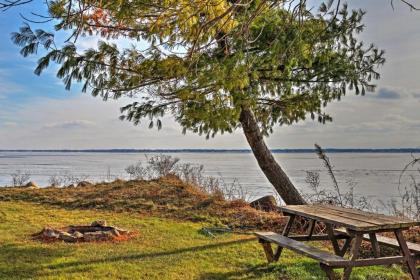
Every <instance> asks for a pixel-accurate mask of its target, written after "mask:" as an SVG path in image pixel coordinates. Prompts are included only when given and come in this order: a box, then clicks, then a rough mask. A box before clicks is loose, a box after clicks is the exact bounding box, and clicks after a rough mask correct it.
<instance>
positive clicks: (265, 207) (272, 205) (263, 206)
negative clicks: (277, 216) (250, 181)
mask: <svg viewBox="0 0 420 280" xmlns="http://www.w3.org/2000/svg"><path fill="white" fill-rule="evenodd" d="M249 205H250V206H251V207H252V208H255V209H258V210H262V211H266V212H270V211H276V210H277V201H276V199H275V198H274V196H272V195H267V196H263V197H261V198H259V199H257V200H254V201H253V202H251V203H250V204H249Z"/></svg>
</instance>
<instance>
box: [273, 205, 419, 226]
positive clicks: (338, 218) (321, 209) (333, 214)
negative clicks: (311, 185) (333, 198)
mask: <svg viewBox="0 0 420 280" xmlns="http://www.w3.org/2000/svg"><path fill="white" fill-rule="evenodd" d="M280 210H281V211H282V212H283V213H286V214H292V215H297V216H301V217H305V218H309V219H313V220H317V221H320V222H326V223H329V224H333V225H336V226H342V227H345V228H347V229H349V230H353V231H359V232H370V231H380V230H384V231H385V230H394V229H404V228H409V227H413V226H419V225H420V222H419V221H413V220H410V219H406V218H402V217H392V216H386V215H382V214H375V213H369V212H365V211H360V210H356V209H350V208H343V207H338V206H332V205H318V204H312V205H311V204H308V205H287V206H282V207H280Z"/></svg>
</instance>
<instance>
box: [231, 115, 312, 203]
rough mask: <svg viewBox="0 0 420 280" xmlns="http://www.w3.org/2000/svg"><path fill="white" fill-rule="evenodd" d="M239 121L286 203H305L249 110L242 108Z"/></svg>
mask: <svg viewBox="0 0 420 280" xmlns="http://www.w3.org/2000/svg"><path fill="white" fill-rule="evenodd" d="M239 120H240V122H241V124H242V129H243V131H244V133H245V136H246V139H247V140H248V143H249V145H250V146H251V149H252V152H253V153H254V156H255V158H256V159H257V162H258V165H259V166H260V168H261V170H262V171H263V172H264V174H265V176H266V177H267V179H268V180H269V181H270V183H271V184H272V185H273V186H274V188H275V189H276V191H277V192H278V193H279V195H280V197H281V198H282V199H283V201H284V202H285V203H286V204H306V202H305V200H304V199H303V197H302V196H301V195H300V193H299V192H298V190H297V189H296V188H295V186H294V185H293V183H292V182H291V181H290V179H289V177H288V176H287V175H286V173H285V172H284V171H283V169H282V168H281V167H280V165H279V164H278V163H277V162H276V160H275V159H274V157H273V155H272V153H271V151H270V150H269V149H268V147H267V145H266V144H265V142H264V138H263V135H262V133H261V131H260V128H259V127H258V124H257V121H256V119H255V116H254V114H253V113H252V111H251V110H249V109H247V108H242V112H241V116H240V119H239Z"/></svg>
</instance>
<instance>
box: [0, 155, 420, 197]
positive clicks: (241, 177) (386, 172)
mask: <svg viewBox="0 0 420 280" xmlns="http://www.w3.org/2000/svg"><path fill="white" fill-rule="evenodd" d="M169 154H170V155H172V156H174V157H178V158H180V159H181V162H184V163H186V162H190V163H193V164H202V165H204V168H205V173H206V175H209V176H214V177H222V178H223V179H224V180H225V182H227V183H230V182H232V181H233V180H235V179H236V180H237V181H238V183H239V184H240V185H241V186H242V187H243V188H244V190H246V192H247V193H248V194H249V196H250V198H257V197H260V196H263V195H266V194H272V193H273V188H272V186H271V185H270V183H269V182H268V180H267V179H266V178H265V177H264V174H263V173H262V172H261V170H260V169H259V167H258V165H257V163H256V161H255V159H254V157H253V155H252V154H251V153H246V152H206V153H204V152H200V153H194V152H188V153H184V152H183V153H169ZM149 155H152V154H149ZM328 156H329V157H330V160H331V162H332V164H333V165H334V170H335V175H336V177H337V179H338V182H339V185H340V187H341V188H342V189H343V190H347V189H348V188H349V187H350V186H353V187H354V190H355V192H356V193H357V194H359V195H364V196H368V197H370V198H371V199H372V200H374V201H378V200H384V201H386V200H389V199H391V198H395V197H397V196H398V195H399V191H398V185H399V178H400V174H401V171H402V169H403V168H404V166H405V165H406V164H407V163H408V162H410V160H411V159H412V157H411V154H410V153H366V152H364V153H350V152H349V153H347V152H346V153H329V154H328ZM275 158H276V159H277V160H278V161H279V163H280V164H281V165H282V166H283V167H284V169H285V170H286V172H287V174H288V175H289V176H290V178H291V179H292V181H293V182H294V184H295V185H296V186H297V187H298V188H299V189H300V190H301V191H303V192H308V184H307V183H306V182H305V178H306V172H307V171H318V172H319V173H320V178H321V186H322V187H325V188H331V186H332V183H331V180H330V177H329V176H328V173H327V171H326V169H325V167H324V166H323V162H322V161H321V160H320V159H318V157H317V155H316V154H314V153H301V152H298V153H276V154H275ZM137 161H142V162H144V163H145V161H146V158H145V154H144V153H123V152H121V153H115V152H113V153H109V152H101V153H99V152H0V186H4V185H11V176H10V174H12V173H13V172H15V171H16V170H21V171H25V172H29V173H30V174H31V181H34V182H36V183H37V184H38V185H41V186H46V185H47V184H48V179H49V177H50V176H52V175H54V174H63V173H65V172H67V173H69V174H73V175H76V176H81V175H83V176H87V177H89V179H90V180H94V181H104V180H107V179H109V177H110V176H109V175H111V177H113V178H114V177H119V178H128V175H127V174H126V172H125V170H124V169H125V168H126V167H127V166H128V165H130V164H133V163H136V162H137ZM409 174H415V171H414V170H410V171H409V172H408V173H407V175H409ZM417 176H419V175H417ZM409 182H410V178H409V176H404V177H403V178H402V185H401V186H405V185H407V184H409Z"/></svg>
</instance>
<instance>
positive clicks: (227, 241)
mask: <svg viewBox="0 0 420 280" xmlns="http://www.w3.org/2000/svg"><path fill="white" fill-rule="evenodd" d="M97 219H105V220H107V221H108V223H109V224H112V225H116V226H119V227H122V228H126V229H129V230H131V231H136V232H138V235H137V236H136V237H135V238H133V239H132V240H130V241H126V242H118V243H79V244H66V243H51V244H42V243H40V242H38V241H33V240H32V239H31V236H30V235H31V234H32V233H35V232H37V231H39V230H41V229H42V227H43V226H45V225H49V226H53V227H60V226H65V225H69V224H79V223H90V222H91V221H93V220H97ZM204 225H206V224H202V223H197V222H190V221H180V220H175V219H165V218H158V217H150V216H147V215H144V214H138V213H128V212H114V211H109V210H77V209H72V210H70V209H63V208H57V207H55V206H51V205H50V206H46V205H44V206H42V205H40V204H35V203H30V202H17V201H1V202H0V278H1V279H203V280H204V279H276V280H278V279H296V280H298V279H299V280H305V279H312V280H313V279H325V276H324V274H323V272H322V271H321V270H320V269H319V267H318V264H317V263H316V262H315V261H312V260H310V259H307V258H303V257H300V256H298V255H296V254H294V253H292V252H290V251H288V250H285V251H284V255H283V256H282V259H281V261H280V262H279V263H276V264H270V265H267V264H266V262H265V258H264V255H263V251H262V249H261V248H260V245H259V244H258V242H257V241H256V240H255V238H253V236H252V235H245V234H242V235H239V234H224V235H218V236H216V238H210V237H208V236H206V235H203V234H202V233H200V229H201V228H202V227H203V226H204ZM352 279H409V278H408V277H407V275H406V274H404V273H403V272H402V269H401V267H399V266H393V267H373V268H361V269H355V270H354V273H353V277H352Z"/></svg>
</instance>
